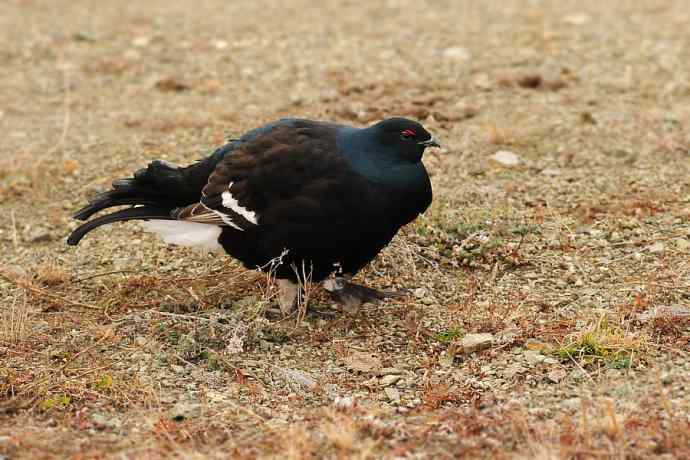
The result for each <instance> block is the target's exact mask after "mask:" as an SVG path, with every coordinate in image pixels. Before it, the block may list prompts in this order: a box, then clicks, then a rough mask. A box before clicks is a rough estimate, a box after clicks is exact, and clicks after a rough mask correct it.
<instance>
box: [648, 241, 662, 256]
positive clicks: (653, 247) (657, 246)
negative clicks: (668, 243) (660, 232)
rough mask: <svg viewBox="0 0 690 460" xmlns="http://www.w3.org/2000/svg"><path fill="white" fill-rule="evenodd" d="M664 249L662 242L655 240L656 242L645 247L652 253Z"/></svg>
mask: <svg viewBox="0 0 690 460" xmlns="http://www.w3.org/2000/svg"><path fill="white" fill-rule="evenodd" d="M664 249H666V247H665V246H664V243H662V242H661V241H657V242H656V243H654V244H652V245H651V246H648V247H647V250H648V251H649V252H651V253H653V254H658V253H660V252H664Z"/></svg>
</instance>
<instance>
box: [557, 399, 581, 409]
mask: <svg viewBox="0 0 690 460" xmlns="http://www.w3.org/2000/svg"><path fill="white" fill-rule="evenodd" d="M581 405H582V404H581V403H580V398H568V399H564V400H563V401H561V406H562V407H563V408H564V409H570V410H577V409H579V408H580V406H581Z"/></svg>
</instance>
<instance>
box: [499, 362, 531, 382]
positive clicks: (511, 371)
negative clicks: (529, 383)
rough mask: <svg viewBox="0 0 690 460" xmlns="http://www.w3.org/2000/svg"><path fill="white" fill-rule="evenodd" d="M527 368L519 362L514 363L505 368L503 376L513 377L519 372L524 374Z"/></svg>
mask: <svg viewBox="0 0 690 460" xmlns="http://www.w3.org/2000/svg"><path fill="white" fill-rule="evenodd" d="M526 371H527V369H526V368H524V367H522V366H521V365H520V364H519V363H513V364H511V365H509V366H508V367H506V368H505V369H504V370H503V377H505V378H507V379H512V378H513V377H515V376H516V375H518V374H523V373H524V372H526Z"/></svg>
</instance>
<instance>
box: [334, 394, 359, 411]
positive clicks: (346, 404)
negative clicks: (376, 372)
mask: <svg viewBox="0 0 690 460" xmlns="http://www.w3.org/2000/svg"><path fill="white" fill-rule="evenodd" d="M333 405H334V406H335V408H336V409H338V410H347V409H351V408H352V407H354V405H355V399H354V398H353V397H352V396H336V397H335V399H334V400H333Z"/></svg>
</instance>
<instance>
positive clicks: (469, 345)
mask: <svg viewBox="0 0 690 460" xmlns="http://www.w3.org/2000/svg"><path fill="white" fill-rule="evenodd" d="M493 342H494V336H493V334H488V333H483V334H467V335H466V336H465V337H463V338H462V340H461V341H460V345H462V351H463V352H464V353H472V352H475V351H480V350H484V349H486V348H489V347H490V346H491V344H492V343H493Z"/></svg>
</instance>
